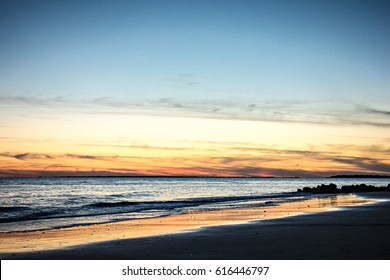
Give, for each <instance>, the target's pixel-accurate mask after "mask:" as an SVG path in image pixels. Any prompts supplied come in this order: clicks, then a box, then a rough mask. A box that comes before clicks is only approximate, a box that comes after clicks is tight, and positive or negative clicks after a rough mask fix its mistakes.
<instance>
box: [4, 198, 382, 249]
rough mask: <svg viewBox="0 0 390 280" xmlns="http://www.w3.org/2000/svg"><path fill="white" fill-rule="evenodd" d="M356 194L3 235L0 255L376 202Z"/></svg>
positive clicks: (175, 231) (176, 231)
mask: <svg viewBox="0 0 390 280" xmlns="http://www.w3.org/2000/svg"><path fill="white" fill-rule="evenodd" d="M374 201H375V200H368V199H363V198H360V197H357V196H355V195H352V194H349V195H331V196H324V197H313V198H310V199H306V200H301V201H294V202H287V203H283V204H280V205H271V206H265V207H254V208H235V209H224V210H215V211H203V212H195V211H193V212H188V213H186V214H181V215H172V216H166V217H160V218H150V219H142V220H128V221H121V222H115V223H106V224H96V225H88V226H78V227H72V228H62V229H53V230H45V231H31V232H17V233H8V234H0V252H1V253H10V252H31V251H40V250H50V249H59V248H66V247H69V246H77V245H83V244H88V243H94V242H101V241H109V240H116V239H125V238H135V237H144V236H155V235H162V234H169V233H178V232H181V231H189V230H197V229H199V228H201V227H205V226H217V225H228V224H239V223H245V222H249V221H254V220H264V219H274V218H281V217H286V216H292V215H298V214H303V213H315V212H322V211H330V210H334V209H335V207H342V206H352V205H358V204H364V203H368V202H374Z"/></svg>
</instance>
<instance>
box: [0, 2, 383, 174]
mask: <svg viewBox="0 0 390 280" xmlns="http://www.w3.org/2000/svg"><path fill="white" fill-rule="evenodd" d="M67 2H68V1H67ZM87 2H88V1H85V2H83V4H78V3H77V2H72V1H70V2H69V3H67V4H66V5H65V4H64V5H59V6H55V5H52V4H49V3H43V4H39V5H37V6H39V7H37V8H32V7H29V4H26V6H25V7H24V8H22V9H19V7H16V6H14V5H13V4H12V3H10V4H4V7H3V8H2V9H1V11H3V12H2V16H0V17H2V22H3V23H2V24H1V27H0V33H1V34H2V36H1V37H2V38H4V39H5V40H4V41H5V42H6V43H5V44H1V45H0V61H1V63H0V65H1V66H0V176H1V177H19V176H20V177H26V176H34V177H35V176H81V175H98V176H102V175H110V176H118V175H142V176H144V175H153V176H159V175H174V176H176V175H179V176H244V177H247V176H276V177H285V176H287V177H290V176H300V177H315V176H330V175H337V174H356V173H359V174H388V173H389V172H390V156H389V155H390V119H389V116H390V94H389V90H390V79H389V77H390V68H389V65H390V63H389V62H390V60H389V59H390V58H389V55H388V50H389V49H390V36H389V29H388V26H389V24H390V21H389V17H388V16H387V15H385V14H384V15H382V13H380V11H381V10H382V9H383V7H382V8H381V7H379V6H370V5H368V6H364V5H360V4H356V3H354V4H353V5H352V2H351V3H349V1H345V3H343V4H336V3H338V2H334V3H333V2H332V1H330V2H332V3H333V5H342V6H343V7H344V6H345V7H344V8H345V9H343V8H340V9H338V10H337V11H346V12H345V13H344V12H343V13H341V12H340V14H339V13H338V12H335V11H334V10H333V9H332V7H331V6H332V5H331V4H329V6H328V5H325V4H323V5H322V4H321V5H314V4H311V5H307V6H305V13H304V14H301V13H302V6H301V4H295V5H293V4H291V3H290V1H285V5H284V6H280V7H279V6H277V5H274V4H271V1H265V2H266V3H265V2H264V3H263V2H262V1H227V2H228V3H224V4H223V5H222V4H221V3H219V4H220V5H217V2H219V1H214V2H213V3H214V4H207V3H206V2H202V1H190V2H186V1H183V2H185V3H183V2H182V1H168V2H169V3H165V1H155V2H153V1H152V2H151V3H154V4H151V3H149V4H146V3H144V2H143V1H142V2H139V1H117V2H116V4H115V5H112V6H110V5H108V6H107V5H105V4H104V5H103V4H101V3H100V4H92V3H91V4H86V3H87ZM147 2H148V1H147ZM160 2H161V3H160ZM244 2H245V3H244ZM259 2H261V3H262V4H259ZM324 2H327V1H324ZM163 3H164V4H163ZM1 5H3V4H1ZM221 5H222V6H221ZM86 10H88V11H89V12H88V13H85V11H86ZM172 11H174V12H172ZM319 11H321V14H320V15H318V14H317V13H318V12H319ZM3 13H4V14H3ZM43 15H45V16H43ZM315 15H317V16H315ZM362 17H363V18H364V19H365V20H359V19H361V18H362ZM70 18H71V19H70Z"/></svg>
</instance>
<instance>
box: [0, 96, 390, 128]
mask: <svg viewBox="0 0 390 280" xmlns="http://www.w3.org/2000/svg"><path fill="white" fill-rule="evenodd" d="M0 104H1V105H0V106H3V107H4V106H8V107H9V106H29V107H33V108H36V107H42V108H43V107H45V111H44V112H38V113H40V114H43V113H45V114H50V113H51V114H53V115H55V114H56V113H58V112H63V113H65V114H66V113H68V114H72V113H80V114H90V115H136V114H142V115H154V116H180V117H196V118H208V119H226V120H248V121H266V122H283V123H306V124H321V125H362V126H377V127H390V120H389V118H387V117H388V116H389V115H390V111H388V110H383V109H376V108H373V107H368V106H362V105H359V104H353V103H346V102H325V101H315V100H314V101H313V100H312V101H300V100H274V101H270V100H268V101H262V102H260V101H259V102H244V101H237V100H211V99H210V100H189V99H186V100H180V99H175V98H169V97H166V98H159V99H156V100H143V101H137V102H132V101H125V100H117V99H114V98H111V97H99V98H92V99H82V100H81V99H72V98H69V97H64V96H58V97H55V98H44V97H26V96H4V95H2V96H0ZM50 109H52V111H51V112H50V111H48V110H50ZM38 113H37V112H34V114H38ZM25 114H26V115H27V114H28V112H25Z"/></svg>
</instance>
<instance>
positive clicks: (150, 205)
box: [0, 192, 297, 223]
mask: <svg viewBox="0 0 390 280" xmlns="http://www.w3.org/2000/svg"><path fill="white" fill-rule="evenodd" d="M296 195H297V194H296V193H293V192H291V193H282V194H272V195H258V196H225V197H198V198H190V199H183V200H167V201H139V202H137V201H116V202H95V203H91V204H86V205H83V206H80V207H75V208H73V209H72V208H64V207H63V208H55V209H50V210H49V209H45V210H42V209H41V210H39V211H37V210H35V211H34V210H33V209H30V208H27V207H2V208H3V212H4V211H9V212H12V211H15V212H16V214H19V215H13V216H12V217H9V213H5V214H6V216H5V217H2V218H0V223H11V222H21V221H31V220H43V219H47V220H51V219H62V218H68V219H71V218H78V217H92V216H103V215H115V214H126V213H129V214H130V213H139V212H143V211H154V210H156V211H163V212H164V211H172V210H179V211H180V210H183V211H184V210H185V209H186V208H188V207H199V206H207V205H211V204H217V205H218V204H219V205H221V204H223V203H229V202H234V203H237V202H252V201H253V202H254V203H257V201H259V200H260V201H262V202H263V203H264V204H270V203H275V202H278V201H279V200H285V199H286V198H288V197H294V196H296ZM270 200H271V201H270ZM214 206H215V205H213V206H211V207H214ZM229 207H230V206H229ZM8 208H9V209H8ZM23 210H30V211H32V212H30V213H28V214H26V213H25V211H23ZM21 214H24V215H21Z"/></svg>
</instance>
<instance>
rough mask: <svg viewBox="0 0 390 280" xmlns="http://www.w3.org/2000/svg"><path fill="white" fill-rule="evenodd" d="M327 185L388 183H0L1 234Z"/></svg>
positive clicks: (270, 197)
mask: <svg viewBox="0 0 390 280" xmlns="http://www.w3.org/2000/svg"><path fill="white" fill-rule="evenodd" d="M329 183H335V184H337V186H339V187H341V186H343V185H351V184H361V183H365V184H371V185H374V186H387V184H388V183H389V179H365V178H362V179H357V178H356V179H355V178H353V179H344V178H343V179H340V178H337V179H334V178H329V179H324V178H310V179H302V178H291V179H281V178H164V177H155V178H130V177H90V178H85V177H84V178H0V188H1V197H0V232H2V233H5V232H16V231H31V230H38V229H52V228H63V227H71V226H76V225H87V224H96V223H106V222H113V221H121V220H128V219H145V218H151V217H159V216H167V215H173V214H180V213H185V212H188V211H193V210H196V211H207V210H215V209H224V208H234V207H252V206H256V207H258V206H263V205H267V206H270V205H272V204H278V203H282V202H286V201H293V200H300V199H305V197H307V196H313V195H312V194H302V193H297V192H296V191H297V189H298V188H303V187H315V186H317V185H319V184H329Z"/></svg>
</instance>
